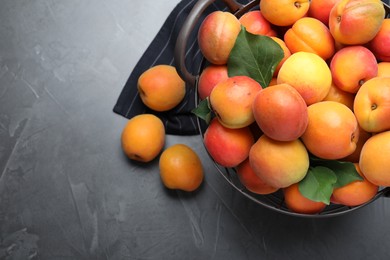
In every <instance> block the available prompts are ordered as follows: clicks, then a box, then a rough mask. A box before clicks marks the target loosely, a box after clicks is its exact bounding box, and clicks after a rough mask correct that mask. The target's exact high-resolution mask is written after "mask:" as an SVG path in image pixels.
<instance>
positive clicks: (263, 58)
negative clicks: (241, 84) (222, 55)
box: [227, 26, 284, 88]
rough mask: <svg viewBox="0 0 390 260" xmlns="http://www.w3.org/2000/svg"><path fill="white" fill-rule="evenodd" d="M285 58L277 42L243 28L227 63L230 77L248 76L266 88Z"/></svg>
mask: <svg viewBox="0 0 390 260" xmlns="http://www.w3.org/2000/svg"><path fill="white" fill-rule="evenodd" d="M283 57H284V52H283V50H282V48H281V47H280V45H279V44H278V43H277V42H275V41H274V40H272V39H271V38H270V37H268V36H263V35H255V34H252V33H249V32H247V31H246V30H245V27H244V26H241V31H240V33H239V34H238V37H237V39H236V42H235V44H234V47H233V49H232V51H231V52H230V55H229V59H228V62H227V67H228V74H229V77H232V76H241V75H244V76H248V77H251V78H252V79H254V80H256V81H257V82H258V83H260V85H261V86H262V87H263V88H266V87H267V86H268V85H269V83H270V82H271V79H272V77H273V74H274V71H275V69H276V67H277V65H278V64H279V62H280V61H281V60H282V59H283Z"/></svg>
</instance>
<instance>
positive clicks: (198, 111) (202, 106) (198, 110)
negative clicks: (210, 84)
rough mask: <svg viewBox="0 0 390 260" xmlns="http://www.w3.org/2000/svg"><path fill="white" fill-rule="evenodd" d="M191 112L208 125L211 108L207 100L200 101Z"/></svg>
mask: <svg viewBox="0 0 390 260" xmlns="http://www.w3.org/2000/svg"><path fill="white" fill-rule="evenodd" d="M191 112H192V113H193V114H195V115H196V116H198V117H199V118H201V119H203V120H204V121H206V123H207V124H208V123H210V120H211V107H210V102H209V98H205V99H203V100H202V101H200V102H199V104H198V106H197V107H195V108H194V109H192V111H191Z"/></svg>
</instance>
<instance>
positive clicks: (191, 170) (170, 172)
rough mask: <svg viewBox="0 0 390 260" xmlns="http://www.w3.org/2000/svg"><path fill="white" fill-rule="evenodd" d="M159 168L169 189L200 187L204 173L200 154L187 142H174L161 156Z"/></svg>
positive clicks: (186, 189) (190, 189) (191, 189)
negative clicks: (186, 143)
mask: <svg viewBox="0 0 390 260" xmlns="http://www.w3.org/2000/svg"><path fill="white" fill-rule="evenodd" d="M159 170H160V177H161V181H162V183H163V184H164V186H165V187H167V188H168V189H175V190H183V191H187V192H191V191H194V190H196V189H198V188H199V186H200V185H201V184H202V182H203V178H204V173H203V166H202V162H201V160H200V158H199V156H198V154H197V153H196V152H195V151H194V150H192V148H191V147H189V146H187V145H185V144H174V145H172V146H170V147H168V148H167V149H165V150H164V151H163V152H162V153H161V156H160V160H159Z"/></svg>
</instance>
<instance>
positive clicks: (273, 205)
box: [175, 0, 390, 218]
mask: <svg viewBox="0 0 390 260" xmlns="http://www.w3.org/2000/svg"><path fill="white" fill-rule="evenodd" d="M215 1H216V0H198V2H197V3H196V4H195V5H194V7H193V9H192V10H191V12H190V13H189V15H188V17H187V20H186V21H185V22H184V24H183V25H182V28H181V30H180V33H179V36H178V38H177V42H176V47H175V62H176V68H177V70H178V73H179V74H180V76H181V77H182V78H183V79H184V80H185V81H186V82H187V83H189V84H190V85H191V86H193V87H195V88H197V87H198V78H199V74H198V75H193V74H192V73H190V72H189V71H188V70H187V68H186V66H185V52H186V44H187V40H188V38H189V35H190V33H191V32H192V31H193V30H194V28H195V24H196V23H197V22H198V20H199V19H200V16H201V14H202V13H203V12H204V11H205V10H206V8H207V7H208V6H209V5H210V4H212V3H213V2H215ZM222 2H223V3H224V4H225V5H226V6H227V8H229V10H230V11H231V12H232V13H233V14H234V15H236V16H237V17H240V16H242V15H243V14H244V13H246V12H248V11H249V10H252V9H253V8H255V7H258V5H259V3H260V0H254V1H251V2H249V3H248V4H245V5H244V4H240V3H238V2H237V1H235V0H222ZM384 7H385V10H386V17H389V16H390V7H389V6H388V5H387V4H385V3H384ZM205 66H206V61H205V59H203V62H202V64H201V65H200V68H199V72H201V71H202V69H203V68H205ZM199 101H200V100H199V98H198V95H197V91H195V104H196V105H198V104H199ZM197 123H198V128H199V132H200V133H201V136H202V140H203V137H204V131H205V129H206V127H207V125H206V123H205V122H204V121H203V120H202V119H200V118H197ZM206 150H207V149H206ZM210 158H211V159H212V157H211V156H210ZM212 160H213V159H212ZM213 162H214V165H215V167H216V169H217V171H218V172H219V173H220V174H221V175H222V176H223V177H224V178H225V179H226V181H227V182H228V183H229V184H230V185H231V186H233V187H234V188H235V189H236V190H237V191H238V192H240V193H241V194H242V195H244V196H245V197H247V198H248V199H250V200H252V201H254V202H256V203H257V204H259V205H262V206H263V207H266V208H269V209H271V210H274V211H277V212H279V213H282V214H286V215H290V216H297V217H306V218H321V217H331V216H340V215H344V214H346V213H349V212H352V211H355V210H357V209H360V208H362V207H364V206H366V205H368V204H371V203H372V202H374V201H375V200H377V199H379V198H381V197H390V187H381V188H380V189H379V191H378V192H377V194H376V196H375V197H374V198H372V199H371V200H370V201H368V202H366V203H364V204H362V205H359V206H355V207H349V206H344V205H340V204H333V203H331V204H330V205H328V206H326V208H325V209H324V210H323V211H321V212H320V213H318V214H302V213H295V212H292V211H290V210H289V209H288V208H287V207H286V205H285V203H284V197H283V193H282V191H281V190H279V191H277V192H275V193H272V194H269V195H259V194H255V193H252V192H250V191H249V190H247V189H246V188H245V187H244V186H243V185H242V184H241V182H240V180H239V179H238V176H237V172H236V169H235V168H227V167H223V166H221V165H219V164H218V163H216V162H215V161H214V160H213Z"/></svg>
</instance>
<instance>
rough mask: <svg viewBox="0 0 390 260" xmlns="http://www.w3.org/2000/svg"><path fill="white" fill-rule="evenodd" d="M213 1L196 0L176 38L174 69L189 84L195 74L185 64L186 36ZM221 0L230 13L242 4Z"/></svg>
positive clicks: (231, 0) (194, 81)
mask: <svg viewBox="0 0 390 260" xmlns="http://www.w3.org/2000/svg"><path fill="white" fill-rule="evenodd" d="M215 1H216V0H198V1H197V3H196V4H195V5H194V7H193V8H192V10H191V11H190V13H189V15H188V16H187V18H186V20H185V21H184V23H183V25H182V28H181V30H180V33H179V35H178V37H177V39H176V45H175V50H174V59H175V66H176V70H177V72H178V73H179V75H180V77H182V78H183V80H184V81H186V82H187V83H189V84H191V86H195V83H196V76H194V75H192V74H191V73H190V72H189V71H188V70H187V68H186V66H185V51H186V45H187V41H188V37H189V35H190V33H191V32H192V30H193V29H194V27H195V25H196V22H197V21H198V20H199V18H200V16H201V14H202V13H203V11H204V10H205V9H206V8H207V7H208V6H209V5H210V4H212V3H213V2H215ZM222 1H223V2H224V3H225V4H226V6H227V7H228V8H229V9H230V11H231V12H232V13H235V12H237V11H238V10H239V9H240V8H241V7H243V5H242V4H240V3H238V2H236V1H235V0H222Z"/></svg>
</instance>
